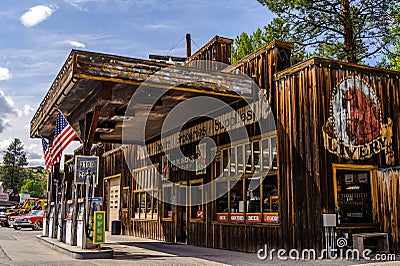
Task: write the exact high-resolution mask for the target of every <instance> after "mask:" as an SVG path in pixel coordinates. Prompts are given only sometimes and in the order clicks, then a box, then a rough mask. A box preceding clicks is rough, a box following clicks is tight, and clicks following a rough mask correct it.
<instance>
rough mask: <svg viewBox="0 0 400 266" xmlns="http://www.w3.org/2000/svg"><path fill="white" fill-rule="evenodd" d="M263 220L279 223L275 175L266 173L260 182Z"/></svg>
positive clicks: (276, 178) (276, 179)
mask: <svg viewBox="0 0 400 266" xmlns="http://www.w3.org/2000/svg"><path fill="white" fill-rule="evenodd" d="M262 191H263V192H262V209H263V222H265V223H279V194H278V177H277V175H267V176H265V177H264V181H263V184H262Z"/></svg>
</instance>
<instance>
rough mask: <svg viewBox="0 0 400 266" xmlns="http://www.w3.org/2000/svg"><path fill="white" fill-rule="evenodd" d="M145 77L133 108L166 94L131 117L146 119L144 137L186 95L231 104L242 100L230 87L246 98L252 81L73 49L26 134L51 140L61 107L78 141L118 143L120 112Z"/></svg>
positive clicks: (152, 132) (153, 131)
mask: <svg viewBox="0 0 400 266" xmlns="http://www.w3.org/2000/svg"><path fill="white" fill-rule="evenodd" d="M161 70H162V71H161ZM155 73H157V74H156V75H155V76H153V78H150V77H152V75H154V74H155ZM154 77H156V78H154ZM149 78H150V80H148V79H149ZM146 80H147V81H146ZM145 81H146V88H144V89H143V90H141V93H142V95H140V97H139V98H140V99H141V100H140V101H141V102H140V103H136V105H137V108H138V109H140V108H143V107H146V104H148V102H150V101H152V100H153V98H154V95H156V94H160V92H159V90H164V92H165V93H164V94H163V96H162V97H161V98H160V99H159V100H158V101H157V104H156V106H152V109H151V112H150V116H149V117H148V119H147V121H144V120H143V117H141V116H137V115H135V116H134V117H131V118H130V119H132V120H134V121H135V123H138V124H139V123H147V126H146V131H148V132H146V138H152V137H155V136H157V134H159V132H160V128H161V126H162V121H163V120H164V118H165V117H166V115H167V114H168V112H169V111H170V110H171V109H172V108H173V107H174V106H176V105H177V104H178V103H179V102H181V101H184V100H185V99H188V98H191V97H195V96H198V95H212V96H213V97H217V98H219V99H221V100H223V101H224V102H227V103H228V104H231V103H233V102H235V101H238V99H240V98H241V96H239V95H238V94H237V93H236V92H234V89H235V90H236V91H240V94H241V95H242V96H243V95H248V96H251V88H250V86H251V81H249V80H248V79H243V77H242V76H240V75H236V74H231V73H225V72H220V71H212V70H200V69H197V68H188V67H184V66H175V65H170V64H166V63H161V62H155V61H149V60H141V59H134V58H127V57H121V56H115V55H109V54H100V53H93V52H87V51H79V50H72V51H71V53H70V55H69V56H68V58H67V60H66V62H65V64H64V65H63V67H62V68H61V70H60V72H59V74H58V75H57V77H56V79H55V81H54V82H53V84H52V86H51V88H50V90H49V91H48V93H47V95H46V96H45V98H44V99H43V101H42V103H41V104H40V106H39V108H38V110H37V111H36V113H35V115H34V117H33V119H32V121H31V131H30V136H31V137H32V138H37V137H44V138H47V139H50V140H51V139H53V132H54V126H55V120H56V116H57V112H58V110H60V111H62V113H63V114H64V116H65V118H66V119H67V121H68V122H69V123H70V124H71V125H72V127H73V128H74V129H75V131H76V132H77V133H78V136H79V137H80V139H81V140H83V141H84V140H85V139H86V138H88V137H90V138H91V141H93V143H96V142H121V138H122V128H123V122H122V120H123V119H124V114H125V110H126V108H127V105H128V103H129V101H130V99H131V97H132V95H133V94H134V93H135V92H136V91H137V89H138V87H139V86H141V85H143V83H144V82H145ZM234 87H235V88H234ZM143 92H146V93H143ZM147 107H148V106H147ZM135 108H136V107H135ZM88 115H89V116H90V118H91V120H90V119H89V120H88V119H87V118H88ZM87 121H92V122H91V124H92V125H88V124H87V123H88V122H87ZM85 123H86V124H85ZM85 135H87V136H86V137H85ZM139 135H140V134H139ZM139 135H138V138H139V137H140V136H139Z"/></svg>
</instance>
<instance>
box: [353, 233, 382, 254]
mask: <svg viewBox="0 0 400 266" xmlns="http://www.w3.org/2000/svg"><path fill="white" fill-rule="evenodd" d="M370 238H372V239H376V240H377V246H376V247H377V250H376V252H377V253H388V252H389V238H388V234H387V233H359V234H353V235H352V239H353V248H354V249H357V250H358V251H359V252H360V254H361V253H362V252H363V251H364V249H365V248H369V247H368V246H366V245H365V244H364V240H366V239H370Z"/></svg>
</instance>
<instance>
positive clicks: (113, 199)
mask: <svg viewBox="0 0 400 266" xmlns="http://www.w3.org/2000/svg"><path fill="white" fill-rule="evenodd" d="M109 184H110V185H109V186H108V188H109V193H108V195H110V197H109V199H108V206H109V210H108V213H109V215H110V216H109V217H110V219H109V220H108V228H109V229H110V230H111V228H112V227H111V224H112V221H113V220H119V219H120V217H119V208H120V198H121V196H120V185H121V177H116V178H111V179H109Z"/></svg>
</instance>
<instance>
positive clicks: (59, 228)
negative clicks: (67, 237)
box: [57, 204, 63, 241]
mask: <svg viewBox="0 0 400 266" xmlns="http://www.w3.org/2000/svg"><path fill="white" fill-rule="evenodd" d="M61 209H62V206H61V204H58V206H57V214H58V215H57V240H58V241H61V240H62V224H63V218H62V211H61Z"/></svg>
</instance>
